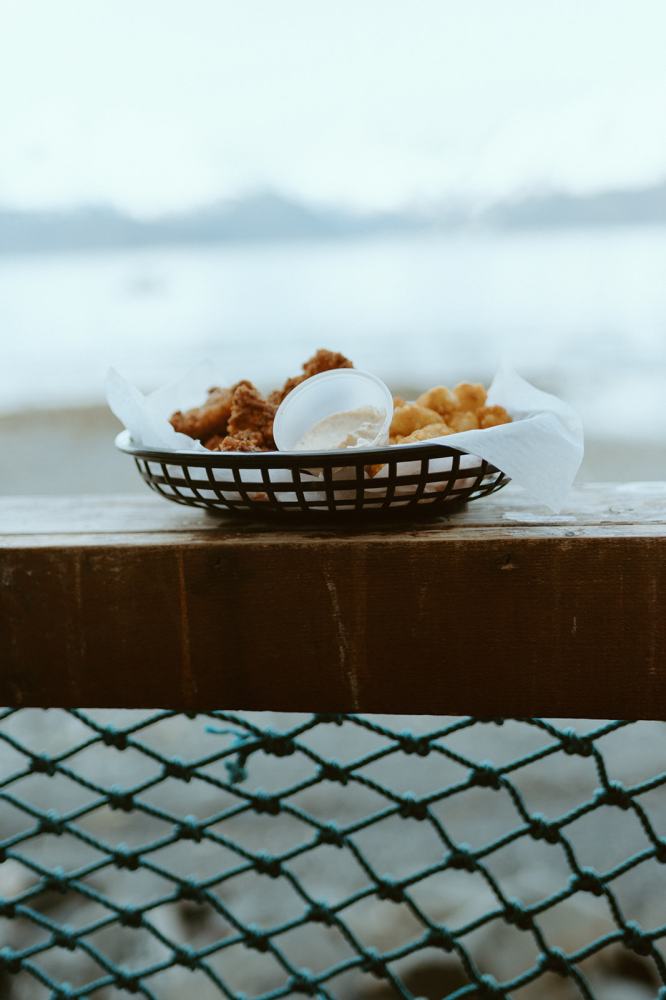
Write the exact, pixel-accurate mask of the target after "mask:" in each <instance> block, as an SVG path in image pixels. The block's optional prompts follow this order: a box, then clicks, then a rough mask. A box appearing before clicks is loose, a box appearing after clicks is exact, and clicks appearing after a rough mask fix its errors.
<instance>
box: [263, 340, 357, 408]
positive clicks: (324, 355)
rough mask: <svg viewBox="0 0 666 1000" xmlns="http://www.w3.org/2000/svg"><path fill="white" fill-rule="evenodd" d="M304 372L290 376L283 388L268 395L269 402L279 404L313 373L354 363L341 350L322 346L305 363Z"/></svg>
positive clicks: (351, 365)
mask: <svg viewBox="0 0 666 1000" xmlns="http://www.w3.org/2000/svg"><path fill="white" fill-rule="evenodd" d="M302 367H303V374H302V375H295V376H294V377H293V378H288V379H287V381H286V382H285V384H284V385H283V386H282V388H281V389H274V390H273V392H271V393H270V394H269V396H268V402H269V403H272V404H273V405H275V406H279V405H280V403H281V402H282V400H283V399H284V397H285V396H288V395H289V393H290V392H291V390H292V389H295V388H296V386H297V385H300V384H301V382H305V380H306V378H311V377H312V376H313V375H320V374H321V373H322V372H329V371H333V369H335V368H353V367H354V364H353V362H351V361H350V360H349V358H346V357H345V356H344V354H340V353H339V351H328V350H327V349H326V348H325V347H320V348H319V350H318V351H315V353H314V354H313V355H312V357H311V358H308V360H307V361H305V362H304V363H303V366H302Z"/></svg>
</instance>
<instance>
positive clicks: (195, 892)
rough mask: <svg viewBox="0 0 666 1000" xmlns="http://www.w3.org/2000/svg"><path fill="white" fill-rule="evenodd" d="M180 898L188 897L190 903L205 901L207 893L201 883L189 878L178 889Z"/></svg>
mask: <svg viewBox="0 0 666 1000" xmlns="http://www.w3.org/2000/svg"><path fill="white" fill-rule="evenodd" d="M178 898H179V899H186V900H188V901H189V902H190V903H204V902H205V900H206V894H205V892H204V890H203V889H202V888H201V886H200V885H197V883H196V882H194V881H193V880H192V879H187V880H186V881H185V882H183V884H182V885H181V886H180V887H179V889H178Z"/></svg>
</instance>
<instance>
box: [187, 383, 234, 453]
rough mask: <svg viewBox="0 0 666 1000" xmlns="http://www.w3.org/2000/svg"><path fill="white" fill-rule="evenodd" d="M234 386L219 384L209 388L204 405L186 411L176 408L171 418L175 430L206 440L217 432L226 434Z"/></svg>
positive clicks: (196, 438)
mask: <svg viewBox="0 0 666 1000" xmlns="http://www.w3.org/2000/svg"><path fill="white" fill-rule="evenodd" d="M238 384H239V385H241V384H242V383H238ZM234 388H235V387H232V388H231V389H221V388H220V387H219V386H213V388H212V389H209V390H208V398H207V399H206V402H205V403H204V404H203V406H195V407H193V408H192V409H191V410H186V411H185V413H183V412H182V411H181V410H176V412H175V413H173V414H172V415H171V418H170V423H171V426H172V427H173V429H174V430H175V431H180V433H181V434H187V436H188V437H191V438H194V439H195V440H197V441H205V440H206V438H210V437H212V436H213V435H215V434H221V435H223V436H224V435H225V434H226V432H227V423H228V421H229V417H230V416H231V397H232V394H233V390H234Z"/></svg>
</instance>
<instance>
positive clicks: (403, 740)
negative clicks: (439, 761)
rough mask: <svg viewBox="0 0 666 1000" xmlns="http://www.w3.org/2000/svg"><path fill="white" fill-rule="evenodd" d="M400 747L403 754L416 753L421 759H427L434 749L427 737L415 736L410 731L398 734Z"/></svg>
mask: <svg viewBox="0 0 666 1000" xmlns="http://www.w3.org/2000/svg"><path fill="white" fill-rule="evenodd" d="M397 738H398V746H399V747H400V749H401V750H402V752H403V753H415V754H418V756H419V757H427V756H428V754H429V753H430V751H431V749H432V747H431V746H430V742H429V740H428V739H427V738H426V737H425V736H415V735H414V733H410V732H408V731H405V732H402V733H399V734H398V737H397Z"/></svg>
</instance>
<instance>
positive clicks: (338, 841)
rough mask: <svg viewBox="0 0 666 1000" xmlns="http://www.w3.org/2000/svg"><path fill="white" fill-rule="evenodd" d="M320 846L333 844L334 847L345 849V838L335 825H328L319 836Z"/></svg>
mask: <svg viewBox="0 0 666 1000" xmlns="http://www.w3.org/2000/svg"><path fill="white" fill-rule="evenodd" d="M317 840H318V842H319V843H320V844H331V845H332V846H333V847H343V846H344V843H345V838H344V836H343V834H342V832H341V831H340V830H339V829H338V827H337V826H336V825H335V823H327V824H326V826H323V827H322V828H321V830H320V831H319V833H318V834H317Z"/></svg>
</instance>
